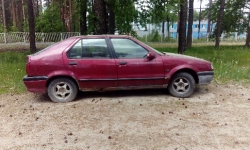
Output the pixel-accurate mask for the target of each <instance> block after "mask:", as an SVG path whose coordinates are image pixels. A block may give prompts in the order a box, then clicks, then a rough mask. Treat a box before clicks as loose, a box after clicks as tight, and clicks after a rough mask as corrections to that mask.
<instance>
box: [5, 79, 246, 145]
mask: <svg viewBox="0 0 250 150" xmlns="http://www.w3.org/2000/svg"><path fill="white" fill-rule="evenodd" d="M249 110H250V86H240V85H217V84H216V83H213V84H210V85H207V86H199V87H197V88H196V91H195V93H194V95H193V96H192V97H191V98H186V99H179V98H175V97H172V96H170V95H169V94H168V93H166V91H165V90H164V89H160V90H159V89H158V90H138V91H112V92H104V93H99V92H88V93H84V92H82V93H80V94H79V95H78V97H77V100H76V101H73V102H70V103H64V104H61V103H53V102H51V101H50V100H49V98H48V97H47V96H46V95H42V94H32V93H24V94H21V95H13V94H5V95H0V112H1V113H0V118H1V120H0V122H1V127H0V149H18V150H20V149H23V150H29V149H32V150H33V149H67V150H69V149H72V150H78V149H79V150H80V149H93V150H99V149H102V150H115V149H117V150H121V149H139V150H144V149H145V150H149V149H156V150H165V149H170V150H186V149H188V150H202V149H216V150H217V149H220V150H222V149H226V150H228V149H240V150H242V149H246V150H247V149H250V129H249V125H250V119H249V116H250V111H249Z"/></svg>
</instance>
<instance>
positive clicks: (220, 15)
mask: <svg viewBox="0 0 250 150" xmlns="http://www.w3.org/2000/svg"><path fill="white" fill-rule="evenodd" d="M224 6H225V0H220V12H219V15H218V20H217V30H216V41H215V48H219V46H220V36H221V24H222V20H223V16H224Z"/></svg>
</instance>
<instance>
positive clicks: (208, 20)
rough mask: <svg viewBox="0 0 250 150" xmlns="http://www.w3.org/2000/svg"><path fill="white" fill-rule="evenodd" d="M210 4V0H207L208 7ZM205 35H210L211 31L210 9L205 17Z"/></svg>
mask: <svg viewBox="0 0 250 150" xmlns="http://www.w3.org/2000/svg"><path fill="white" fill-rule="evenodd" d="M211 5H212V0H209V8H210V7H211ZM207 18H208V19H207V35H208V36H209V35H210V32H211V10H209V11H208V17H207Z"/></svg>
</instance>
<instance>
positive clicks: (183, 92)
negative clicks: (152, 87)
mask: <svg viewBox="0 0 250 150" xmlns="http://www.w3.org/2000/svg"><path fill="white" fill-rule="evenodd" d="M194 89H195V80H194V78H193V76H192V75H190V74H189V73H186V72H181V73H178V74H176V75H174V76H173V77H172V78H171V80H170V82H169V85H168V91H169V93H170V94H171V95H173V96H175V97H180V98H185V97H189V96H190V95H191V94H192V93H193V92H194Z"/></svg>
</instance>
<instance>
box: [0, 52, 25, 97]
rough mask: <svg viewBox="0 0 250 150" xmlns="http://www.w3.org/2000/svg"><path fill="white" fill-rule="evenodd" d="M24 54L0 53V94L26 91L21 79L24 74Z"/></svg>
mask: <svg viewBox="0 0 250 150" xmlns="http://www.w3.org/2000/svg"><path fill="white" fill-rule="evenodd" d="M26 54H27V53H20V52H1V53H0V57H1V59H0V66H1V67H0V72H1V73H0V80H1V84H0V94H2V93H21V92H24V91H26V88H25V86H24V84H23V81H22V78H23V76H24V75H25V74H26V73H25V63H26Z"/></svg>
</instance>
